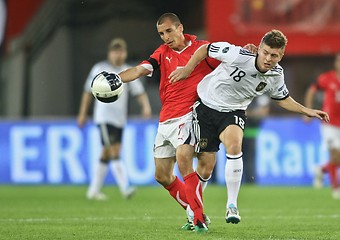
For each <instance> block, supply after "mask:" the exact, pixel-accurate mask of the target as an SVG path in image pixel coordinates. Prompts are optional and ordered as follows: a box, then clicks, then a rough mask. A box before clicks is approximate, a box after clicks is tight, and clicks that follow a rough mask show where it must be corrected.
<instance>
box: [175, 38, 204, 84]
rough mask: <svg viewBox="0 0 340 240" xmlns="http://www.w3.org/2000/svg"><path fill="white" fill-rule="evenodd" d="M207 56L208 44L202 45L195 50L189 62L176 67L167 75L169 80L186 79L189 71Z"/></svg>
mask: <svg viewBox="0 0 340 240" xmlns="http://www.w3.org/2000/svg"><path fill="white" fill-rule="evenodd" d="M207 56H208V44H205V45H202V46H201V47H200V48H199V49H197V50H196V52H195V53H194V55H192V57H191V58H190V60H189V62H188V63H187V65H185V67H183V68H178V69H176V70H175V71H173V72H172V73H170V75H169V81H170V82H172V83H175V82H178V81H180V80H183V79H186V78H187V77H188V76H189V75H190V73H191V72H192V71H193V70H194V69H195V67H196V66H197V64H199V63H200V62H201V61H202V60H203V59H205V58H206V57H207Z"/></svg>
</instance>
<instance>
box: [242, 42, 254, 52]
mask: <svg viewBox="0 0 340 240" xmlns="http://www.w3.org/2000/svg"><path fill="white" fill-rule="evenodd" d="M243 48H244V49H247V50H248V51H249V52H251V53H253V54H256V53H257V47H256V46H255V45H254V44H252V43H248V44H247V45H245V46H244V47H243Z"/></svg>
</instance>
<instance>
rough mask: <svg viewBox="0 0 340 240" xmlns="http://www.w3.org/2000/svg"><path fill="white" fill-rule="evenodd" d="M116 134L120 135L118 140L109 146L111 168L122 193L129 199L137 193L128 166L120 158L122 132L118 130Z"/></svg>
mask: <svg viewBox="0 0 340 240" xmlns="http://www.w3.org/2000/svg"><path fill="white" fill-rule="evenodd" d="M116 136H120V137H119V138H118V139H117V140H116V141H113V143H112V144H111V146H110V147H109V157H110V168H111V172H112V174H113V176H114V178H115V180H116V182H117V185H118V187H119V190H120V192H121V194H122V195H123V197H124V198H127V199H128V198H130V197H131V196H132V195H133V194H134V193H135V191H136V190H135V188H134V187H132V186H131V184H130V180H129V176H128V172H127V168H126V166H125V164H124V162H123V161H122V160H121V158H120V151H121V133H119V132H117V133H116ZM118 140H119V141H118Z"/></svg>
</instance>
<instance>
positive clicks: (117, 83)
mask: <svg viewBox="0 0 340 240" xmlns="http://www.w3.org/2000/svg"><path fill="white" fill-rule="evenodd" d="M91 90H92V94H93V96H94V97H95V98H96V99H98V100H99V101H101V102H104V103H111V102H115V101H117V100H118V98H119V97H120V95H122V93H123V90H124V87H123V82H122V79H121V78H120V76H119V75H118V74H116V73H107V72H101V73H99V74H98V75H97V76H95V78H94V79H93V80H92V83H91Z"/></svg>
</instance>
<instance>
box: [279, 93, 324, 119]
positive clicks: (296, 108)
mask: <svg viewBox="0 0 340 240" xmlns="http://www.w3.org/2000/svg"><path fill="white" fill-rule="evenodd" d="M276 102H277V104H278V105H279V106H280V107H282V108H284V109H286V110H288V111H291V112H296V113H300V114H303V115H306V116H308V117H315V118H318V119H320V120H322V121H325V122H329V116H328V114H327V113H326V112H323V111H320V110H316V109H311V108H307V107H305V106H303V105H301V104H300V103H298V102H296V101H295V100H294V99H293V98H292V97H287V98H286V99H284V100H277V101H276Z"/></svg>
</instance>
